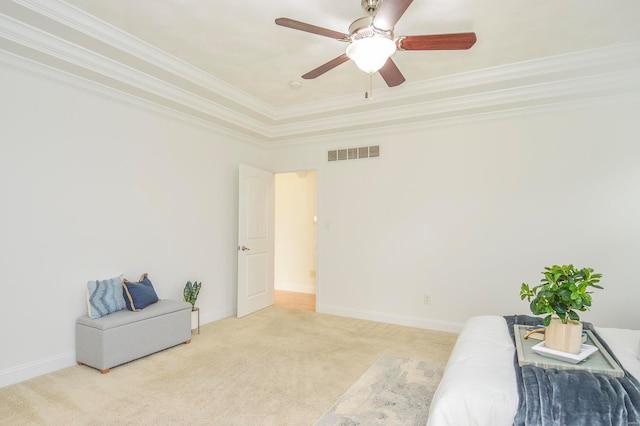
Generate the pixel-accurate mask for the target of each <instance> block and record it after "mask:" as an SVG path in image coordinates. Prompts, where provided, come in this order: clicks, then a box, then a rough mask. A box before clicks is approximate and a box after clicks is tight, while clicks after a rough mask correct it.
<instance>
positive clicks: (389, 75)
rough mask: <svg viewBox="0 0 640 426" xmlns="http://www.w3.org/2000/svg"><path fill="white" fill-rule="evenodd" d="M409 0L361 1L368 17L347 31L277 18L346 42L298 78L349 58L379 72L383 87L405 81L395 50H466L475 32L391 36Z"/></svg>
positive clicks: (312, 75) (309, 76) (280, 22)
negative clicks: (339, 51)
mask: <svg viewBox="0 0 640 426" xmlns="http://www.w3.org/2000/svg"><path fill="white" fill-rule="evenodd" d="M412 2H413V0H361V5H362V8H363V9H364V10H365V11H366V12H367V13H368V14H369V16H366V17H364V18H360V19H357V20H355V21H354V22H353V23H352V24H351V25H350V26H349V34H344V33H340V32H338V31H333V30H330V29H327V28H323V27H317V26H315V25H311V24H307V23H304V22H300V21H295V20H293V19H289V18H278V19H276V24H277V25H280V26H283V27H288V28H292V29H295V30H300V31H306V32H309V33H312V34H317V35H321V36H324V37H329V38H333V39H335V40H338V41H341V42H347V43H349V46H347V50H346V52H345V53H343V54H342V55H340V56H338V57H336V58H334V59H332V60H330V61H329V62H326V63H324V64H322V65H320V66H319V67H318V68H316V69H314V70H312V71H309V72H308V73H306V74H304V75H303V76H302V78H305V79H312V78H316V77H319V76H320V75H322V74H324V73H326V72H327V71H329V70H332V69H333V68H335V67H337V66H338V65H340V64H342V63H344V62H346V61H348V60H349V59H351V60H353V61H354V62H355V63H356V65H357V66H358V68H360V69H361V70H362V71H364V72H366V73H369V74H372V73H375V72H378V71H379V72H380V75H381V76H382V79H383V80H384V81H385V83H387V86H389V87H394V86H398V85H400V84H402V83H404V81H405V78H404V76H403V75H402V73H401V72H400V70H399V69H398V67H397V66H396V64H395V63H394V62H393V60H392V59H391V55H393V54H394V53H395V52H396V50H400V51H406V50H466V49H469V48H471V46H473V45H474V44H475V42H476V35H475V33H459V34H435V35H417V36H400V37H398V38H397V39H394V35H393V30H394V27H395V25H396V23H397V22H398V20H399V19H400V17H401V16H402V15H403V14H404V12H405V11H406V10H407V8H408V7H409V6H410V5H411V3H412Z"/></svg>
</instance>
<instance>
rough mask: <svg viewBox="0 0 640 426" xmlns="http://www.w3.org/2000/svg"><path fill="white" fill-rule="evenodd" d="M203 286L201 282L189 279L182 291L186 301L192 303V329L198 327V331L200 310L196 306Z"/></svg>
mask: <svg viewBox="0 0 640 426" xmlns="http://www.w3.org/2000/svg"><path fill="white" fill-rule="evenodd" d="M201 287H202V283H201V282H198V281H194V282H193V283H191V281H187V283H186V284H185V285H184V291H183V292H182V294H183V296H184V300H185V302H189V303H191V330H195V329H196V328H197V329H198V332H199V328H200V310H199V309H198V308H196V300H197V299H198V294H199V293H200V288H201Z"/></svg>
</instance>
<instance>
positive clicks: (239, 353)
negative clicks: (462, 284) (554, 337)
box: [0, 307, 456, 426]
mask: <svg viewBox="0 0 640 426" xmlns="http://www.w3.org/2000/svg"><path fill="white" fill-rule="evenodd" d="M455 339H456V335H455V334H449V333H442V332H435V331H429V330H423V329H417V328H410V327H402V326H396V325H390V324H382V323H376V322H371V321H362V320H356V319H350V318H343V317H337V316H332V315H323V314H318V313H315V312H308V311H297V310H291V309H286V308H279V307H271V308H267V309H265V310H262V311H260V312H257V313H255V314H252V315H250V316H248V317H245V318H242V319H236V318H228V319H224V320H221V321H217V322H214V323H211V324H208V325H206V326H203V327H202V328H201V334H200V335H195V336H193V340H192V343H191V344H190V345H179V346H176V347H174V348H171V349H168V350H166V351H163V352H160V353H157V354H154V355H151V356H148V357H145V358H143V359H140V360H137V361H133V362H131V363H128V364H125V365H122V366H119V367H116V368H113V369H112V370H111V372H110V373H109V374H106V375H101V374H100V373H99V372H98V371H97V370H94V369H91V368H89V367H85V366H74V367H70V368H67V369H64V370H60V371H57V372H54V373H51V374H47V375H45V376H41V377H38V378H35V379H32V380H29V381H26V382H22V383H18V384H16V385H12V386H7V387H5V388H2V389H0V424H3V425H4V424H7V425H20V424H51V425H106V424H120V425H128V424H131V425H133V424H136V425H152V424H153V425H158V424H209V425H225V426H231V425H296V426H300V425H312V424H314V423H315V422H316V421H317V420H318V419H319V418H320V417H322V415H323V414H324V413H325V412H326V411H327V410H328V409H329V408H330V407H331V406H332V405H333V404H334V402H335V401H336V400H337V399H338V398H340V396H341V395H342V394H344V393H345V392H346V391H347V389H349V387H351V386H352V385H353V384H354V383H355V382H356V381H357V380H358V378H359V377H360V376H361V375H362V374H363V373H364V372H365V371H367V369H369V367H371V366H372V365H373V364H374V363H375V362H376V360H377V359H378V358H379V357H380V356H381V355H383V354H392V355H396V356H400V357H406V358H412V359H415V360H422V361H425V362H427V363H429V364H431V365H433V366H434V367H443V366H444V365H445V364H446V361H447V359H448V357H449V354H450V352H451V349H452V348H453V344H454V343H455Z"/></svg>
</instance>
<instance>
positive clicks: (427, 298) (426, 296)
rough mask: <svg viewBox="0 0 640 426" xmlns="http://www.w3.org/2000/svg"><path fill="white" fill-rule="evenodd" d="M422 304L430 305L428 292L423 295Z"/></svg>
mask: <svg viewBox="0 0 640 426" xmlns="http://www.w3.org/2000/svg"><path fill="white" fill-rule="evenodd" d="M424 304H425V305H430V304H431V296H430V295H428V294H425V295H424Z"/></svg>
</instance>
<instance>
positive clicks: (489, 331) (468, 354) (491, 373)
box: [428, 316, 640, 426]
mask: <svg viewBox="0 0 640 426" xmlns="http://www.w3.org/2000/svg"><path fill="white" fill-rule="evenodd" d="M595 330H596V331H597V333H598V334H599V335H600V337H601V339H603V340H604V341H605V342H606V344H608V346H609V348H610V349H611V352H612V353H613V355H615V357H617V359H618V361H619V362H620V364H621V367H622V368H623V369H626V372H627V373H628V374H627V379H626V380H627V381H631V382H633V383H634V384H635V386H637V385H638V381H637V380H636V379H635V378H640V359H639V358H638V357H639V356H640V355H639V354H640V352H639V351H640V346H639V345H640V330H626V329H618V328H600V327H598V328H595ZM514 356H515V346H514V343H513V339H512V337H511V335H510V334H509V327H508V325H507V319H505V317H501V316H477V317H473V318H470V319H469V320H468V321H467V322H466V323H465V325H464V328H463V330H462V332H461V333H460V336H459V337H458V341H457V342H456V345H455V347H454V349H453V351H452V353H451V357H450V358H449V361H448V363H447V367H446V368H445V371H444V374H443V377H442V381H441V382H440V384H439V386H438V389H437V390H436V393H435V394H434V397H433V399H432V402H431V410H430V416H429V421H428V425H429V426H467V425H469V426H473V425H478V426H485V425H486V426H501V425H504V426H507V425H512V424H514V420H515V419H516V416H517V415H520V414H521V413H520V412H518V406H519V399H520V398H519V395H518V394H519V388H518V386H519V376H517V374H520V373H519V372H518V371H517V370H516V368H514ZM629 375H630V376H632V377H629ZM520 391H522V389H521V390H520ZM636 396H637V394H636V395H635V396H634V397H633V398H632V399H631V400H632V405H633V407H636V408H637V411H640V407H637V405H638V401H639V400H637V399H635V397H636ZM633 407H632V408H633ZM556 409H562V408H561V407H556ZM631 411H633V410H631ZM636 420H637V416H636V414H634V415H633V420H632V421H631V422H628V421H627V422H626V423H625V422H624V421H622V422H620V421H615V422H613V423H614V424H616V423H617V424H635V422H636ZM551 424H554V423H551ZM586 424H589V423H586ZM591 424H593V423H591Z"/></svg>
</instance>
